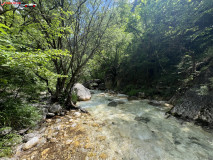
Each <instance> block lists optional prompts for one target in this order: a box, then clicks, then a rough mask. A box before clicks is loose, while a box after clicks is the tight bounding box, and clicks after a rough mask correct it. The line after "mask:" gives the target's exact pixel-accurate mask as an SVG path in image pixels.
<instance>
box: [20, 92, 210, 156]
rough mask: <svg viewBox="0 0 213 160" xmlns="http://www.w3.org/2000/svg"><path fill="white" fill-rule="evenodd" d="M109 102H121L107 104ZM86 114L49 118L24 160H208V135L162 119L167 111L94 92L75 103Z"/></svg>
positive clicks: (136, 101)
mask: <svg viewBox="0 0 213 160" xmlns="http://www.w3.org/2000/svg"><path fill="white" fill-rule="evenodd" d="M112 99H122V100H123V101H125V102H126V103H125V104H120V105H118V106H116V107H110V106H107V104H108V103H109V102H110V101H111V100H112ZM78 105H80V106H81V107H83V108H85V109H87V110H88V111H89V112H90V114H91V115H88V114H80V113H79V112H76V111H71V112H69V113H68V114H67V115H66V116H64V117H56V118H55V119H50V120H48V121H47V123H46V127H45V128H43V129H41V130H42V131H39V133H40V134H41V137H42V138H41V142H40V144H39V145H37V146H36V147H34V148H32V149H30V150H28V151H22V150H20V151H19V152H18V153H17V154H16V157H18V158H17V159H23V160H25V159H26V160H41V159H42V160H43V159H45V160H81V159H82V160H84V159H88V160H90V159H91V160H99V159H108V160H213V134H212V133H210V132H206V131H204V130H203V129H202V128H201V127H199V126H195V125H193V124H192V123H188V122H181V121H180V120H177V119H175V118H173V117H170V118H168V119H166V118H165V112H166V111H167V110H168V108H166V107H165V108H164V107H156V106H152V105H149V104H148V101H147V100H134V101H128V100H127V99H125V98H121V97H120V96H117V95H110V94H108V93H100V92H96V93H95V94H93V96H92V99H91V100H90V101H86V102H79V103H78Z"/></svg>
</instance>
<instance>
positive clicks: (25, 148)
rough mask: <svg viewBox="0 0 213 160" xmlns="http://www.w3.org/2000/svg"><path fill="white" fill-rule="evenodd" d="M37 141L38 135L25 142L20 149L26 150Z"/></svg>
mask: <svg viewBox="0 0 213 160" xmlns="http://www.w3.org/2000/svg"><path fill="white" fill-rule="evenodd" d="M38 143H39V137H34V138H32V139H30V140H29V141H28V142H27V143H25V144H24V146H23V148H22V149H23V150H28V149H30V148H33V147H34V146H36V145H37V144H38Z"/></svg>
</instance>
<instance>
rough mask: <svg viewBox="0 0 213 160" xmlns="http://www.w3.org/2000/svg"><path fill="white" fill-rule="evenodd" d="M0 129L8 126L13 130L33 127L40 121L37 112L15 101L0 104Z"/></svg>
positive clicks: (35, 109)
mask: <svg viewBox="0 0 213 160" xmlns="http://www.w3.org/2000/svg"><path fill="white" fill-rule="evenodd" d="M0 106H1V107H0V127H3V126H10V127H12V128H14V129H20V128H26V127H33V126H35V125H36V124H37V122H38V121H40V119H41V114H40V112H39V110H38V109H37V108H35V107H33V106H30V105H28V104H23V103H21V101H20V100H17V99H13V98H10V99H6V100H5V101H1V102H0Z"/></svg>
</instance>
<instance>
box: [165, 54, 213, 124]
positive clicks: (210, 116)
mask: <svg viewBox="0 0 213 160" xmlns="http://www.w3.org/2000/svg"><path fill="white" fill-rule="evenodd" d="M206 63H207V62H206ZM204 68H205V69H203V70H202V67H201V68H200V72H198V73H199V75H197V76H196V77H194V79H193V80H192V81H191V82H190V84H188V86H187V88H186V87H185V86H183V87H181V88H180V89H179V91H178V93H177V94H176V95H175V96H173V98H172V100H170V102H172V103H173V104H174V107H173V108H172V109H171V110H170V111H169V112H168V113H171V114H172V115H173V116H176V117H179V118H181V119H184V120H191V121H194V122H195V123H196V124H199V125H202V126H208V127H210V128H213V86H212V85H210V84H212V77H213V58H211V59H210V60H209V62H208V63H207V64H206V65H205V66H204Z"/></svg>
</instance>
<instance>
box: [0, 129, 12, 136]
mask: <svg viewBox="0 0 213 160" xmlns="http://www.w3.org/2000/svg"><path fill="white" fill-rule="evenodd" d="M11 131H12V128H11V127H3V128H1V129H0V137H3V136H5V135H7V134H9V133H10V132H11Z"/></svg>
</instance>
